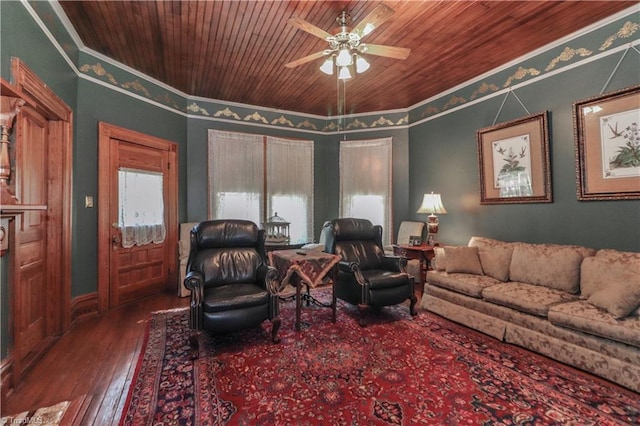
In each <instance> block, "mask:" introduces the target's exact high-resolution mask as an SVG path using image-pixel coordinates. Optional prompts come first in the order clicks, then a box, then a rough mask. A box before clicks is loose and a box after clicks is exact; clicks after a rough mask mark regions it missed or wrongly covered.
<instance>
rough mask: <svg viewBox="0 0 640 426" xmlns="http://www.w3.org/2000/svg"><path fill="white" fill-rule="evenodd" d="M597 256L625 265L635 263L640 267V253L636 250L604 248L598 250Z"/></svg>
mask: <svg viewBox="0 0 640 426" xmlns="http://www.w3.org/2000/svg"><path fill="white" fill-rule="evenodd" d="M596 257H598V258H602V259H607V260H608V261H609V262H611V263H619V264H623V265H628V264H634V265H636V266H635V267H636V268H639V267H640V264H639V263H638V262H640V253H638V252H635V251H620V250H613V249H602V250H598V251H597V252H596Z"/></svg>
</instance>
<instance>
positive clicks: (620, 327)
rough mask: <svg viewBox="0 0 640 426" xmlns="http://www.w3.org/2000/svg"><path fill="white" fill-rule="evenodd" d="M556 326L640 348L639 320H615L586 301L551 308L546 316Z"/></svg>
mask: <svg viewBox="0 0 640 426" xmlns="http://www.w3.org/2000/svg"><path fill="white" fill-rule="evenodd" d="M547 317H548V319H549V321H550V322H551V323H552V324H553V325H556V326H559V327H566V328H571V329H573V330H578V331H581V332H583V333H587V334H592V335H595V336H599V337H603V338H606V339H611V340H615V341H617V342H621V343H626V344H628V345H632V346H635V347H637V348H640V318H639V317H635V316H630V317H626V318H625V319H623V320H617V319H615V318H614V317H613V315H611V314H610V313H608V312H607V311H605V310H604V309H600V308H598V307H596V306H593V305H592V304H591V303H589V302H587V301H586V300H579V301H575V302H570V303H562V304H559V305H555V306H552V307H551V308H550V309H549V313H548V314H547Z"/></svg>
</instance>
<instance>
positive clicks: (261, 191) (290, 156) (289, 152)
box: [209, 130, 313, 243]
mask: <svg viewBox="0 0 640 426" xmlns="http://www.w3.org/2000/svg"><path fill="white" fill-rule="evenodd" d="M209 189H210V190H209V217H211V218H214V219H231V218H235V219H248V220H251V221H253V222H255V223H256V224H258V225H261V224H262V223H264V222H265V221H266V219H267V218H268V217H270V216H273V215H274V214H275V213H278V216H281V217H283V218H284V219H286V220H287V221H288V222H290V223H291V225H290V228H289V232H290V236H291V241H292V242H295V243H297V242H309V241H311V240H313V141H308V140H294V139H284V138H275V137H266V136H261V135H250V134H245V133H233V132H221V131H215V130H211V131H210V132H209Z"/></svg>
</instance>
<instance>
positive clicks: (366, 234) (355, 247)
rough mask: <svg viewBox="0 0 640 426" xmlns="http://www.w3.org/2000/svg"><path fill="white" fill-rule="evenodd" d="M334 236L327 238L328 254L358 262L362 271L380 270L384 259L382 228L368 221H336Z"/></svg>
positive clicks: (333, 223)
mask: <svg viewBox="0 0 640 426" xmlns="http://www.w3.org/2000/svg"><path fill="white" fill-rule="evenodd" d="M332 226H333V235H331V236H328V238H327V241H326V243H327V245H328V246H327V250H325V251H327V252H328V253H335V254H337V255H338V256H340V257H342V259H344V260H347V261H349V262H358V263H359V264H360V269H361V270H362V271H367V270H371V269H380V266H381V264H382V262H383V259H384V250H383V248H382V227H381V226H379V225H373V224H372V223H371V222H370V221H368V220H367V219H351V218H347V219H335V220H334V221H333V222H332Z"/></svg>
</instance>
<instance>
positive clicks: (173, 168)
mask: <svg viewBox="0 0 640 426" xmlns="http://www.w3.org/2000/svg"><path fill="white" fill-rule="evenodd" d="M111 139H117V140H121V141H127V142H131V143H135V144H138V145H142V146H146V147H149V148H154V149H157V150H164V151H166V153H167V156H166V157H165V158H166V159H167V161H168V163H169V165H170V166H169V172H168V176H167V178H168V179H167V180H168V188H167V193H168V194H169V198H168V199H167V200H166V203H165V209H166V210H165V211H166V214H167V223H166V230H167V233H166V235H167V237H166V241H165V242H166V244H167V250H174V251H175V250H176V247H177V246H178V145H177V144H176V143H175V142H172V141H169V140H166V139H162V138H159V137H155V136H151V135H147V134H145V133H141V132H137V131H135V130H130V129H125V128H122V127H118V126H115V125H112V124H109V123H105V122H100V123H98V205H99V206H103V208H101V209H99V210H98V312H102V311H105V310H107V309H109V308H110V292H109V285H110V277H109V266H110V257H111V238H110V235H111V232H110V231H111V223H110V212H109V209H108V207H105V206H109V203H110V199H111V193H110V192H111V187H110V181H109V175H110V170H109V167H110V166H111V164H112V155H111V154H112V150H111ZM165 261H166V262H167V267H168V269H169V271H168V277H167V288H172V289H174V290H175V287H174V286H175V283H176V282H177V281H178V279H177V276H178V275H177V274H178V270H177V264H176V263H177V255H175V254H174V255H168V254H167V255H165Z"/></svg>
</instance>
